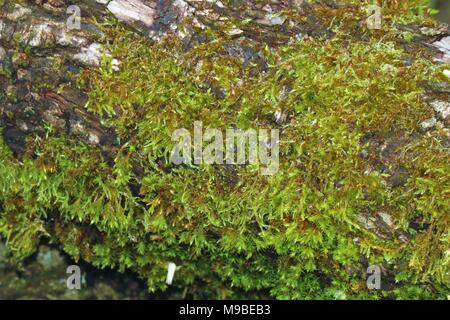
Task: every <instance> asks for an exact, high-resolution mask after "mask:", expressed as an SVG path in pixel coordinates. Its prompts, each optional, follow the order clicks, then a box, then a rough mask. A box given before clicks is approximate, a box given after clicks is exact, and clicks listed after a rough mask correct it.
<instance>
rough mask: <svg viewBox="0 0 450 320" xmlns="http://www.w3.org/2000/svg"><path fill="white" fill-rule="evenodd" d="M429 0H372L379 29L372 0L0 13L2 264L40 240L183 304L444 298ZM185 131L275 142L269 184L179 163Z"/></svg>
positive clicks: (438, 92)
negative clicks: (173, 294)
mask: <svg viewBox="0 0 450 320" xmlns="http://www.w3.org/2000/svg"><path fill="white" fill-rule="evenodd" d="M426 2H427V1H422V0H408V1H405V0H404V1H395V0H393V1H379V3H378V4H379V5H380V6H381V9H382V11H381V13H382V24H381V27H380V28H379V29H375V30H373V29H369V28H368V27H367V23H366V19H367V16H368V12H367V7H368V5H369V4H370V3H372V1H359V0H358V1H354V0H342V1H334V0H327V1H301V0H286V1H283V0H270V1H269V0H267V1H257V2H255V3H250V2H247V1H234V0H229V1H228V0H223V1H193V0H192V1H183V0H175V1H152V0H110V1H100V0H97V1H94V0H86V1H76V0H74V1H69V0H48V1H47V0H35V1H31V0H30V1H25V0H24V1H11V0H0V132H1V138H0V235H3V238H4V239H6V242H7V250H8V257H9V259H10V260H12V261H14V262H15V263H18V264H20V262H21V261H23V259H25V258H26V257H28V256H30V255H31V254H33V253H34V252H35V251H36V249H37V248H38V247H39V243H40V241H42V240H43V239H45V241H50V242H52V243H54V244H55V245H57V246H59V247H60V248H61V249H62V250H64V251H65V252H66V253H67V254H68V255H70V256H71V257H72V258H73V259H75V260H82V261H84V262H85V263H89V264H91V265H93V266H95V267H98V268H114V269H117V270H120V271H123V270H132V271H133V272H136V273H137V274H138V275H139V276H140V277H141V278H142V279H143V280H145V281H146V283H147V286H148V289H149V290H150V291H159V292H161V291H166V290H168V289H172V290H178V291H179V292H180V297H193V298H223V299H225V298H277V299H324V298H325V299H341V298H354V299H382V298H397V299H403V298H413V299H414V298H432V299H447V297H448V296H449V294H450V289H449V283H450V234H449V226H450V218H449V212H450V205H449V201H448V199H449V191H450V183H449V182H450V165H449V153H448V147H449V145H450V144H449V142H450V140H449V139H450V133H449V125H450V121H449V119H450V71H449V70H450V65H449V63H450V29H449V28H448V26H447V25H444V24H439V23H438V22H437V21H436V20H435V19H434V18H433V16H432V10H431V9H429V8H428V7H427V4H426ZM69 6H78V7H79V8H80V9H81V10H80V13H81V25H80V28H71V26H70V24H68V21H72V20H71V19H72V18H73V14H72V13H67V8H68V7H69ZM194 121H202V122H203V124H204V127H205V128H206V127H210V128H218V129H220V130H225V129H227V128H232V127H233V128H235V127H238V128H242V129H248V128H256V129H257V128H265V129H269V128H271V129H274V128H275V129H279V130H280V164H279V171H278V172H277V174H275V175H273V176H263V175H260V174H259V168H258V167H256V168H255V166H253V165H223V166H222V165H199V166H178V167H177V166H175V165H173V164H172V163H171V161H170V152H171V150H172V148H173V146H174V144H175V142H174V141H172V140H171V134H172V132H173V131H174V130H176V129H178V128H187V129H189V130H192V129H193V125H194ZM169 262H174V263H176V264H177V265H178V266H179V267H180V268H179V269H177V271H176V274H175V278H174V282H173V284H172V288H169V286H168V285H167V284H166V282H165V281H166V273H167V265H168V263H169ZM371 265H378V266H380V268H381V270H382V282H381V283H382V288H381V290H369V289H368V288H367V286H366V277H367V274H366V270H367V268H368V267H369V266H371ZM0 288H1V285H0Z"/></svg>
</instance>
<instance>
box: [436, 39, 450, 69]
mask: <svg viewBox="0 0 450 320" xmlns="http://www.w3.org/2000/svg"><path fill="white" fill-rule="evenodd" d="M433 46H435V47H436V48H438V49H439V51H441V52H442V57H441V58H438V59H437V60H438V61H441V62H444V63H450V37H445V38H442V39H441V40H440V41H437V42H434V43H433Z"/></svg>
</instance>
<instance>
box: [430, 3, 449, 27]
mask: <svg viewBox="0 0 450 320" xmlns="http://www.w3.org/2000/svg"><path fill="white" fill-rule="evenodd" d="M432 2H433V5H434V7H435V8H436V9H438V10H439V11H440V12H439V14H438V16H437V18H438V19H439V20H441V21H442V22H446V23H448V24H450V0H432Z"/></svg>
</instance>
